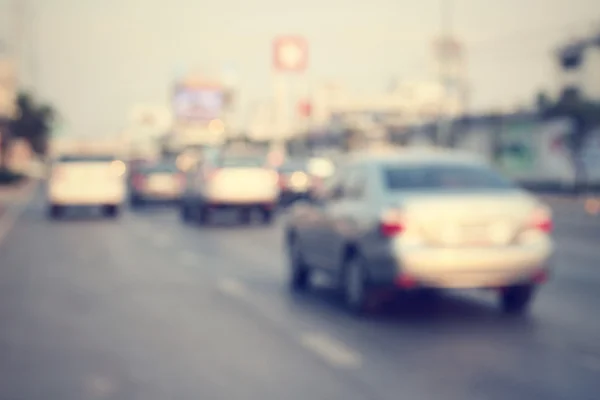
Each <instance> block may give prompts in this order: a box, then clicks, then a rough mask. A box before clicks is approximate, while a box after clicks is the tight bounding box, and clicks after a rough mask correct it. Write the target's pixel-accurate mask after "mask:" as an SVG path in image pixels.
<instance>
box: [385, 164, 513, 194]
mask: <svg viewBox="0 0 600 400" xmlns="http://www.w3.org/2000/svg"><path fill="white" fill-rule="evenodd" d="M383 178H384V184H385V186H386V188H387V189H388V190H390V191H402V190H427V191H429V190H432V191H437V190H478V189H494V190H510V189H514V188H515V185H514V184H513V183H512V182H510V181H509V180H508V179H505V178H503V177H502V176H500V175H499V174H497V173H496V172H495V171H493V170H492V169H490V168H486V167H481V166H471V165H438V164H436V165H427V166H386V167H384V169H383Z"/></svg>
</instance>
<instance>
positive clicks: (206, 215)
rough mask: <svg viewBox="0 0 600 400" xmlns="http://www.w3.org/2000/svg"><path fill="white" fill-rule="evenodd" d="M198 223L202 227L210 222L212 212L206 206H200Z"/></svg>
mask: <svg viewBox="0 0 600 400" xmlns="http://www.w3.org/2000/svg"><path fill="white" fill-rule="evenodd" d="M198 222H199V223H200V224H202V225H206V224H208V223H209V222H210V210H209V209H208V208H207V207H206V206H200V208H199V209H198Z"/></svg>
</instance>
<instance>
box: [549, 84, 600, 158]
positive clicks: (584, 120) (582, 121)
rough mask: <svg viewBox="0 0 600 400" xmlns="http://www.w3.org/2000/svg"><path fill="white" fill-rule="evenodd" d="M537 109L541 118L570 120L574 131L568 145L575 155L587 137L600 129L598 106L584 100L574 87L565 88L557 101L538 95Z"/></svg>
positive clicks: (599, 106) (599, 109)
mask: <svg viewBox="0 0 600 400" xmlns="http://www.w3.org/2000/svg"><path fill="white" fill-rule="evenodd" d="M537 107H538V112H539V114H540V115H541V116H542V117H543V118H555V117H568V118H571V120H572V121H573V123H574V131H573V135H571V143H570V144H571V149H572V150H573V152H575V153H576V152H578V151H580V150H581V146H582V145H583V143H584V142H585V139H586V137H587V135H588V134H589V133H590V132H591V131H592V130H593V129H595V128H597V127H600V104H599V103H597V102H593V101H590V100H588V99H586V98H585V97H584V96H583V95H582V94H581V93H580V91H579V90H578V89H577V88H575V87H566V88H565V89H564V90H563V91H562V93H561V94H560V96H559V98H558V99H557V100H552V99H549V98H548V97H547V96H545V95H544V94H543V93H541V94H539V95H538V97H537Z"/></svg>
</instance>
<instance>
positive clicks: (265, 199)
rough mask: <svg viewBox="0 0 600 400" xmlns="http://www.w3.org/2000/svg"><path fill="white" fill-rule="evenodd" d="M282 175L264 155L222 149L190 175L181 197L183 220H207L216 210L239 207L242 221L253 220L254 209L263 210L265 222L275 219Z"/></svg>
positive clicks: (268, 222) (263, 220) (236, 208)
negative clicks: (271, 166)
mask: <svg viewBox="0 0 600 400" xmlns="http://www.w3.org/2000/svg"><path fill="white" fill-rule="evenodd" d="M278 181H279V176H278V174H277V171H276V170H275V169H273V168H270V167H268V166H267V163H266V159H265V157H264V155H261V154H258V155H256V154H236V153H227V154H226V153H223V154H221V155H220V156H219V157H218V158H217V159H215V160H214V161H210V162H203V163H201V164H198V165H197V166H196V169H195V170H194V171H191V173H190V174H189V175H188V185H187V187H186V190H185V193H184V195H183V198H182V201H181V218H182V219H183V220H184V221H191V220H199V221H200V222H207V220H208V217H209V216H210V214H211V213H212V212H214V211H217V210H223V209H234V210H237V211H238V216H239V219H240V221H241V222H243V223H248V222H250V213H251V211H252V210H257V211H260V213H261V215H262V222H263V223H265V224H270V223H271V222H272V221H273V216H274V213H275V208H276V206H277V202H278V200H279V185H278Z"/></svg>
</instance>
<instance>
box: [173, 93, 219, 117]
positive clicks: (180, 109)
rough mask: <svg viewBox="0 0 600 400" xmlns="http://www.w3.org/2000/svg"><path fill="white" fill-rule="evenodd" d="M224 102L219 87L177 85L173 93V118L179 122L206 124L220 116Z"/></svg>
mask: <svg viewBox="0 0 600 400" xmlns="http://www.w3.org/2000/svg"><path fill="white" fill-rule="evenodd" d="M224 102H225V96H224V92H223V88H222V87H221V86H220V85H209V84H206V85H186V84H178V85H176V86H175V89H174V93H173V116H174V118H175V120H177V121H180V122H196V123H208V122H210V121H212V120H213V119H218V118H219V117H220V116H221V112H222V110H223V106H224Z"/></svg>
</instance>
